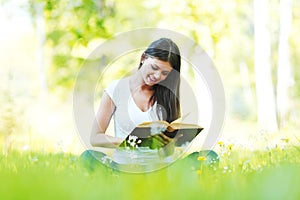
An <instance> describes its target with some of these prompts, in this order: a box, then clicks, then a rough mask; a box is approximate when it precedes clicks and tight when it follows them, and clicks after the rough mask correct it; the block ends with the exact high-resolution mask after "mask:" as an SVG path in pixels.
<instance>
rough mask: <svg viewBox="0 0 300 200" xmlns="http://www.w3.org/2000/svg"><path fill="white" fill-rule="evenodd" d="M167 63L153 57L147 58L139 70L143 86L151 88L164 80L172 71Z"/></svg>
mask: <svg viewBox="0 0 300 200" xmlns="http://www.w3.org/2000/svg"><path fill="white" fill-rule="evenodd" d="M172 69H173V68H172V67H171V65H170V63H169V62H166V61H161V60H158V59H156V58H153V57H147V58H145V59H144V62H143V64H142V66H141V68H140V70H141V74H142V77H143V80H144V82H145V84H147V85H149V86H153V85H155V84H157V83H159V82H161V81H163V80H165V79H166V78H167V77H168V75H169V73H170V72H171V71H172Z"/></svg>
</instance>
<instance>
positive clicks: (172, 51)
mask: <svg viewBox="0 0 300 200" xmlns="http://www.w3.org/2000/svg"><path fill="white" fill-rule="evenodd" d="M180 66H181V57H180V52H179V49H178V47H177V45H176V44H175V43H174V42H173V41H172V40H170V39H167V38H161V39H159V40H156V41H154V42H153V43H151V44H150V46H149V47H148V48H147V49H146V51H145V52H144V53H143V54H142V56H141V59H140V65H139V67H138V71H137V73H136V74H134V75H132V76H130V77H126V78H124V79H121V80H117V81H114V82H112V83H111V84H110V85H109V86H108V87H107V88H106V89H105V92H104V94H103V96H102V99H101V104H100V107H99V109H98V113H97V117H96V118H97V119H96V123H95V124H94V127H93V131H92V135H91V144H92V145H93V146H99V147H117V146H119V144H120V143H121V142H122V141H123V140H124V138H125V137H126V136H127V135H128V134H129V133H130V132H131V131H132V130H133V129H134V128H135V127H136V126H137V125H139V124H140V123H142V122H145V121H155V120H165V121H168V122H172V121H174V120H175V119H177V118H179V117H180V103H179V86H180ZM112 116H113V117H114V122H115V134H116V137H111V136H109V135H106V134H105V131H106V129H107V127H108V124H109V122H110V120H111V118H112ZM162 139H166V140H168V138H167V137H165V138H162Z"/></svg>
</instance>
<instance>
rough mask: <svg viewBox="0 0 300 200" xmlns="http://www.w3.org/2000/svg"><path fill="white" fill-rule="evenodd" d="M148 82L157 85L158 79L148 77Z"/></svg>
mask: <svg viewBox="0 0 300 200" xmlns="http://www.w3.org/2000/svg"><path fill="white" fill-rule="evenodd" d="M148 80H149V82H150V83H156V82H157V80H156V79H152V78H151V77H150V76H148Z"/></svg>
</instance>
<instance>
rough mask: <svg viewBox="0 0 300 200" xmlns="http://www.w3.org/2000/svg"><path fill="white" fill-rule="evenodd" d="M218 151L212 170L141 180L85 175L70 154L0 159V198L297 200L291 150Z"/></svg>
mask: <svg viewBox="0 0 300 200" xmlns="http://www.w3.org/2000/svg"><path fill="white" fill-rule="evenodd" d="M220 146H221V151H220V152H219V156H220V163H219V165H218V166H215V165H214V166H213V167H210V166H209V165H198V166H197V165H196V168H195V167H191V166H188V165H178V164H177V163H175V164H173V165H170V166H169V167H167V168H164V169H162V170H159V171H155V172H151V173H144V174H127V173H122V172H119V171H114V170H112V169H110V168H107V167H105V166H102V165H99V168H97V169H96V171H93V172H91V171H89V170H88V169H87V168H85V166H84V165H82V163H81V162H80V160H79V157H78V156H74V155H71V154H61V153H58V154H50V153H37V152H11V153H10V154H9V155H7V156H0V178H1V180H2V181H1V183H0V198H1V199H41V198H42V199H99V198H101V199H128V198H130V199H140V198H141V197H143V199H199V198H201V199H241V198H242V199H277V198H278V199H299V197H300V193H299V190H298V188H297V186H298V184H297V183H298V180H299V178H300V170H299V169H300V168H299V166H300V158H299V152H298V151H297V150H296V149H295V148H293V147H292V146H290V147H288V148H285V149H279V148H276V149H270V150H265V151H250V150H245V149H238V148H236V147H232V146H229V145H224V144H220ZM205 159H206V158H205V156H199V157H198V158H197V160H198V162H200V161H203V160H205ZM197 160H196V161H197ZM116 191H118V192H116Z"/></svg>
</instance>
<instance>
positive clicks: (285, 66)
mask: <svg viewBox="0 0 300 200" xmlns="http://www.w3.org/2000/svg"><path fill="white" fill-rule="evenodd" d="M291 25H292V12H291V2H290V0H280V32H279V34H280V35H279V46H278V54H279V55H278V68H277V110H278V119H279V125H280V127H284V125H285V124H286V122H287V120H288V113H289V100H290V98H289V88H290V86H291V85H292V84H293V78H292V75H291V64H290V59H289V54H290V51H289V41H288V40H289V34H290V31H291Z"/></svg>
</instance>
